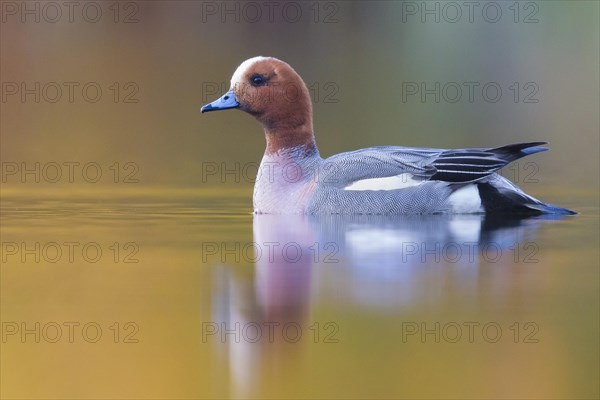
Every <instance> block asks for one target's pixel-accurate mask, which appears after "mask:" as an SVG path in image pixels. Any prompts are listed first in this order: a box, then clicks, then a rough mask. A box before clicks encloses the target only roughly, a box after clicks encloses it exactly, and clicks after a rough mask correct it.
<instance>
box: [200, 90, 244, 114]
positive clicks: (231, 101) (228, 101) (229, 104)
mask: <svg viewBox="0 0 600 400" xmlns="http://www.w3.org/2000/svg"><path fill="white" fill-rule="evenodd" d="M239 106H240V103H239V102H238V101H237V99H236V98H235V94H234V93H233V90H230V91H228V92H227V93H225V94H224V95H223V96H221V97H219V98H218V99H217V100H215V101H213V102H212V103H208V104H207V105H205V106H202V108H201V109H200V111H201V112H203V113H205V112H209V111H219V110H227V109H230V108H238V107H239Z"/></svg>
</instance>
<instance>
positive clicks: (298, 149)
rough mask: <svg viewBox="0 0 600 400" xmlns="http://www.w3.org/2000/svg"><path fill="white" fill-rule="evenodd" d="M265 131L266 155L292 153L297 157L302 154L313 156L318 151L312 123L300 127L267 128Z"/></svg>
mask: <svg viewBox="0 0 600 400" xmlns="http://www.w3.org/2000/svg"><path fill="white" fill-rule="evenodd" d="M264 129H265V138H266V140H267V147H266V149H265V155H276V154H286V153H288V152H290V151H291V152H292V153H293V154H296V155H297V156H302V153H305V156H311V155H313V154H314V153H316V151H317V145H316V142H315V135H314V133H313V127H312V123H304V124H301V125H298V126H278V127H266V126H265V128H264ZM292 150H293V151H292ZM302 150H304V151H302Z"/></svg>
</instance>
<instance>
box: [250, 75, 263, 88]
mask: <svg viewBox="0 0 600 400" xmlns="http://www.w3.org/2000/svg"><path fill="white" fill-rule="evenodd" d="M250 81H251V82H252V84H253V85H254V86H260V85H262V84H264V83H265V78H263V77H262V76H260V75H253V76H252V78H250Z"/></svg>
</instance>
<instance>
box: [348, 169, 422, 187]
mask: <svg viewBox="0 0 600 400" xmlns="http://www.w3.org/2000/svg"><path fill="white" fill-rule="evenodd" d="M425 181H426V180H425V179H419V178H415V176H414V175H413V174H410V173H405V174H400V175H395V176H386V177H383V178H370V179H361V180H360V181H355V182H352V183H351V184H350V185H348V186H346V187H345V188H344V190H398V189H404V188H407V187H411V186H417V185H420V184H421V183H423V182H425Z"/></svg>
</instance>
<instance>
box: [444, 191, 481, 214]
mask: <svg viewBox="0 0 600 400" xmlns="http://www.w3.org/2000/svg"><path fill="white" fill-rule="evenodd" d="M448 203H449V204H450V206H451V207H452V211H453V212H455V213H457V214H471V213H480V212H483V207H481V196H479V189H477V185H467V186H465V187H462V188H460V189H458V190H457V191H455V192H454V193H452V194H451V195H450V196H448Z"/></svg>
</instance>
